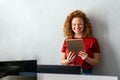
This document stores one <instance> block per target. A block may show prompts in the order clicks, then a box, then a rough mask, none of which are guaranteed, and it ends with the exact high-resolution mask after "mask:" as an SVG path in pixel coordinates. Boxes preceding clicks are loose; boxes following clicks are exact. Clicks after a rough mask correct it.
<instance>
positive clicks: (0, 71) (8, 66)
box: [0, 60, 37, 78]
mask: <svg viewBox="0 0 120 80" xmlns="http://www.w3.org/2000/svg"><path fill="white" fill-rule="evenodd" d="M21 72H34V73H36V72H37V61H36V60H23V61H0V78H2V77H5V76H7V75H14V76H15V75H16V76H17V75H23V74H20V73H21ZM25 76H26V75H25ZM27 76H29V75H27ZM30 76H31V75H30ZM34 76H37V74H36V75H35V74H34Z"/></svg>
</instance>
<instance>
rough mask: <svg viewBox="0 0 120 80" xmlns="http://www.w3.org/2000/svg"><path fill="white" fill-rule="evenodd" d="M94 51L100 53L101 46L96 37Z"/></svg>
mask: <svg viewBox="0 0 120 80" xmlns="http://www.w3.org/2000/svg"><path fill="white" fill-rule="evenodd" d="M93 52H98V53H100V46H99V43H98V40H97V39H94V45H93Z"/></svg>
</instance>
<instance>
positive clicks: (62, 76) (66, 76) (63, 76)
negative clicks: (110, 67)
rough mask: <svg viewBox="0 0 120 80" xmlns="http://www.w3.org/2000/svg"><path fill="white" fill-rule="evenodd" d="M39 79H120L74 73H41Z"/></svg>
mask: <svg viewBox="0 0 120 80" xmlns="http://www.w3.org/2000/svg"><path fill="white" fill-rule="evenodd" d="M37 80H118V77H117V76H97V75H72V74H41V73H38V79H37Z"/></svg>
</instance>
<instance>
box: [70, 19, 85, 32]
mask: <svg viewBox="0 0 120 80" xmlns="http://www.w3.org/2000/svg"><path fill="white" fill-rule="evenodd" d="M72 30H73V32H74V33H75V34H82V33H83V30H84V22H83V19H82V18H79V17H75V18H73V19H72Z"/></svg>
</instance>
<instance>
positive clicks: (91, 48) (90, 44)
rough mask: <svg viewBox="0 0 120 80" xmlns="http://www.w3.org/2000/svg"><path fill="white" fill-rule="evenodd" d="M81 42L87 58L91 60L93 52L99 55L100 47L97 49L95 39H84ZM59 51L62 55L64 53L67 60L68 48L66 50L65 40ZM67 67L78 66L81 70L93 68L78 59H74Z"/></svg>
mask: <svg viewBox="0 0 120 80" xmlns="http://www.w3.org/2000/svg"><path fill="white" fill-rule="evenodd" d="M72 39H75V38H72ZM82 40H83V45H84V50H85V51H86V53H88V56H89V57H91V58H93V53H95V52H97V53H100V47H99V44H98V41H97V39H96V38H94V37H84V38H83V39H82ZM61 51H62V52H63V53H65V55H66V58H67V54H68V48H67V44H66V39H65V40H64V43H63V46H62V50H61ZM69 65H79V66H81V67H82V68H92V67H93V66H92V65H90V64H88V63H87V62H85V61H83V60H82V59H81V58H80V57H76V58H75V60H74V61H73V62H71V63H69Z"/></svg>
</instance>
